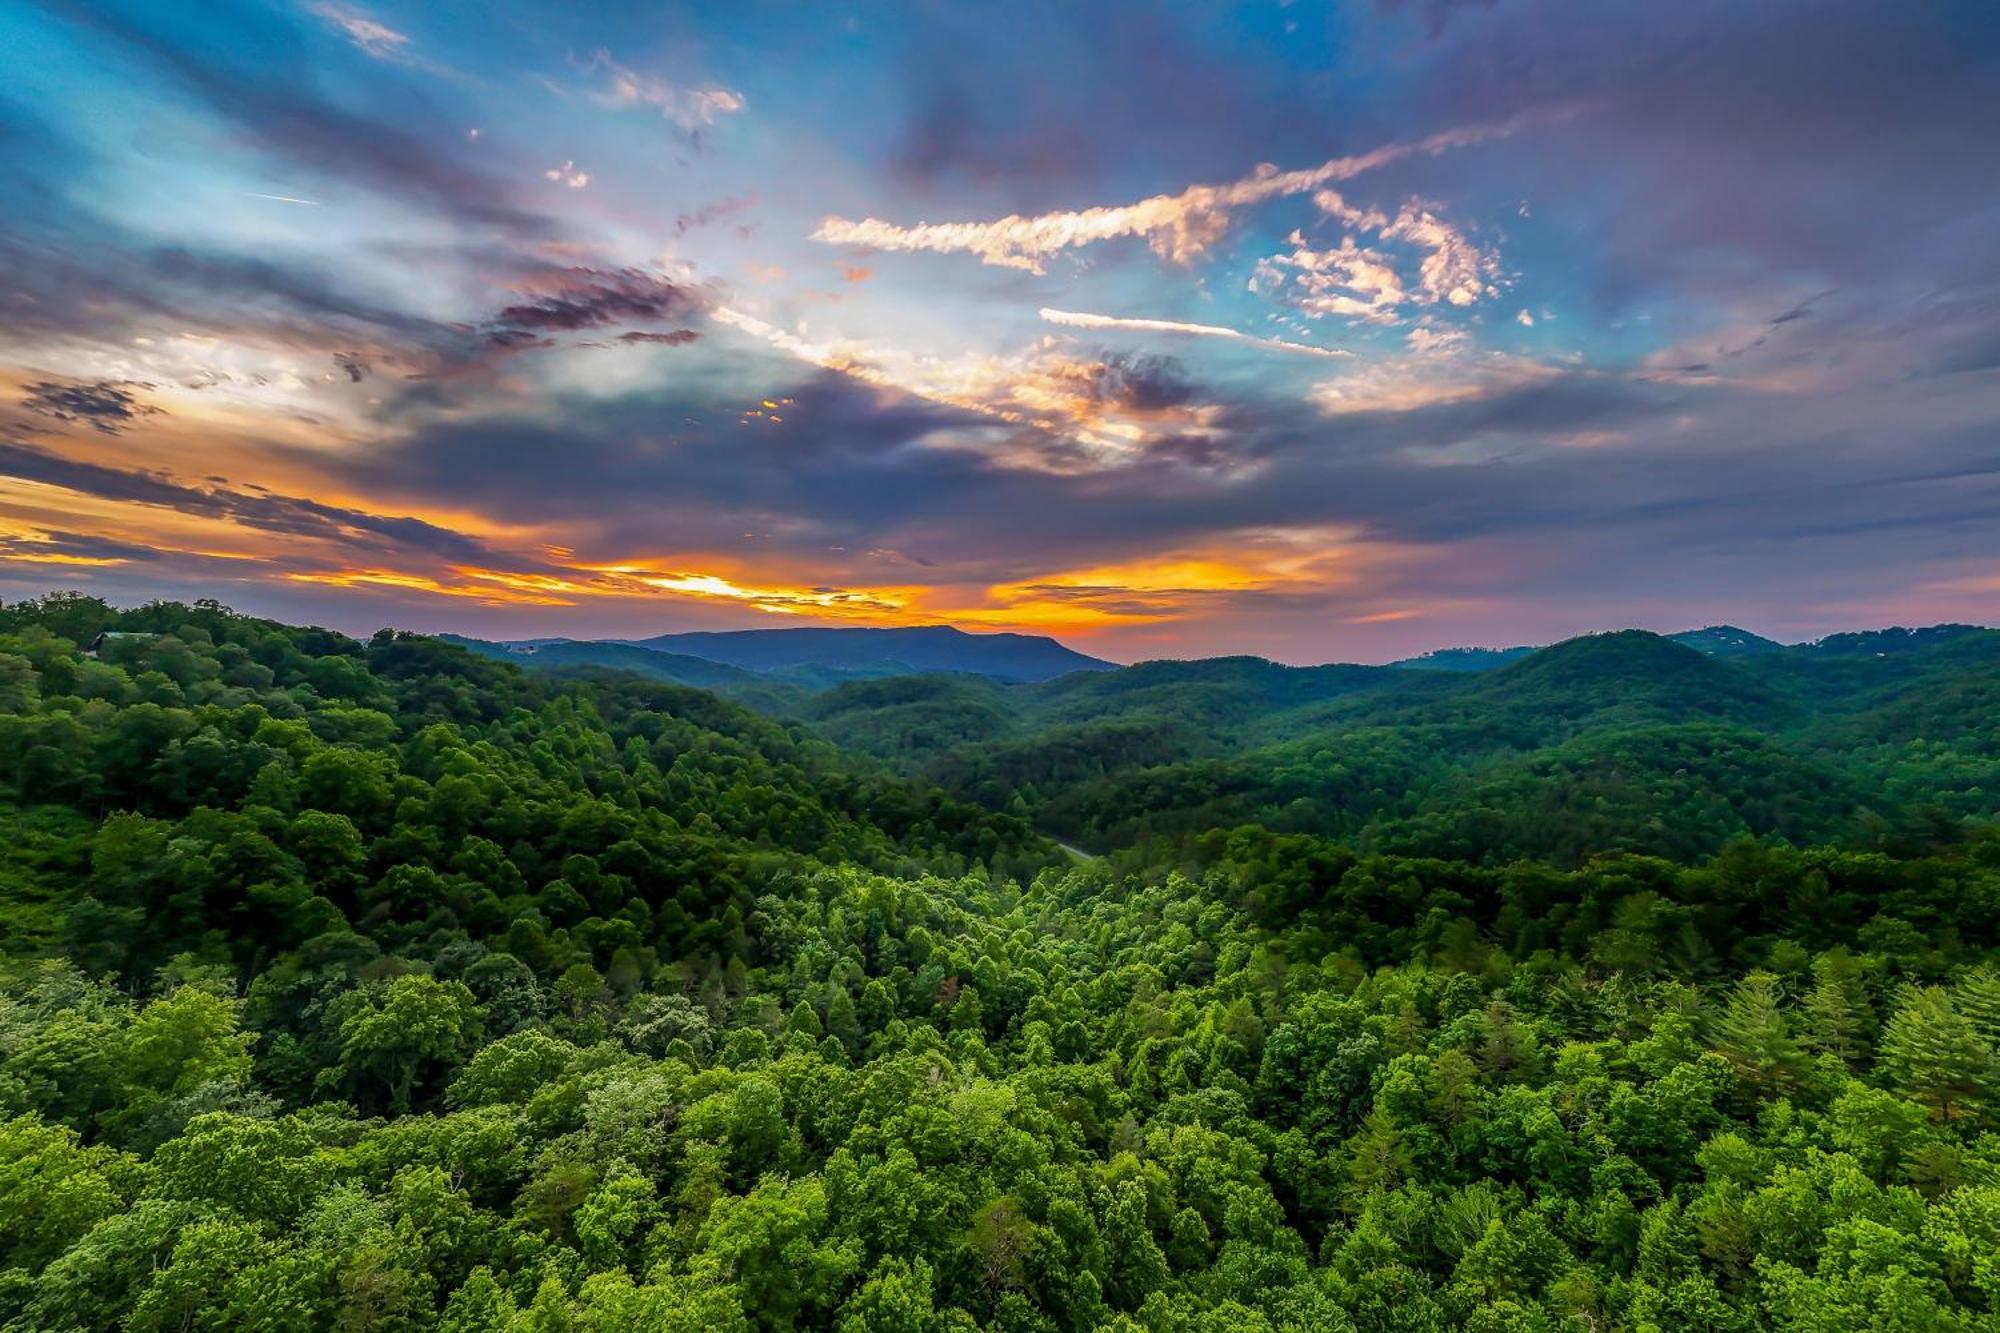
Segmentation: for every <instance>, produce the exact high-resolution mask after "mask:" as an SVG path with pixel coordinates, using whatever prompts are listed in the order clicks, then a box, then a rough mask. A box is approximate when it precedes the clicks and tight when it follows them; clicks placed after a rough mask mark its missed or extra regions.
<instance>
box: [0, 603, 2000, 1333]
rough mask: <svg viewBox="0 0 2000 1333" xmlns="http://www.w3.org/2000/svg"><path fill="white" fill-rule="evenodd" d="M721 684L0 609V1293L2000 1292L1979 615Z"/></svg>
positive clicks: (1960, 1321) (141, 1307) (999, 1298)
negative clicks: (1122, 665) (1691, 637)
mask: <svg viewBox="0 0 2000 1333" xmlns="http://www.w3.org/2000/svg"><path fill="white" fill-rule="evenodd" d="M727 695H728V691H727V690H726V689H725V690H724V691H723V692H722V693H716V692H710V691H708V690H704V689H700V688H694V687H691V686H688V685H683V684H676V683H673V682H670V681H666V680H661V679H655V678H648V677H647V676H645V675H642V674H638V673H636V672H620V671H614V670H608V669H605V667H604V666H603V665H601V664H569V665H566V666H564V667H562V668H561V669H556V670H536V669H527V668H524V667H522V666H520V665H516V664H514V663H511V662H506V661H500V660H495V659H494V658H492V657H490V656H487V655H482V654H480V653H479V652H477V651H474V650H471V649H468V648H466V647H461V646H459V645H456V644H452V643H447V642H443V641H441V640H439V639H435V638H427V637H423V636H419V635H412V634H407V633H400V632H394V631H388V630H384V631H382V632H380V633H378V634H376V635H375V636H373V637H372V638H370V639H367V640H355V639H352V638H349V637H347V636H345V635H341V634H338V633H334V632H331V631H328V630H322V629H314V628H301V627H292V626H286V625H281V624H276V623H272V622H270V621H265V620H260V619H256V618H253V617H248V616H242V615H237V614H235V613H233V612H231V611H229V610H227V609H226V608H224V607H222V606H220V605H217V604H215V603H213V602H198V603H195V604H193V605H181V604H175V603H155V604H151V605H147V606H143V607H139V608H136V609H129V610H120V609H117V608H113V607H111V606H109V605H107V604H105V603H104V602H102V601H100V600H98V599H95V598H92V597H88V596H84V595H80V594H74V593H59V594H51V595H49V596H46V597H41V598H36V599H32V600H29V601H26V602H21V603H14V604H10V605H7V606H5V607H0V823H4V827H5V829H6V836H5V837H4V838H0V914H4V915H0V920H4V923H5V929H4V950H0V1329H5V1330H9V1331H10V1333H11V1331H12V1330H100V1329H101V1330H111V1329H132V1330H194V1329H204V1330H206V1329H270V1330H291V1329H298V1330H307V1329H351V1330H417V1329H448V1330H486V1329H501V1330H522V1331H523V1333H526V1331H529V1330H532V1331H534V1333H543V1331H545V1330H546V1331H550V1333H553V1331H556V1330H576V1331H578V1333H598V1331H603V1333H610V1331H611V1330H620V1331H623V1330H631V1331H633V1333H637V1331H639V1330H662V1331H667V1330H688V1331H690V1333H692V1331H693V1330H781V1329H794V1328H797V1329H823V1330H836V1331H838V1333H928V1331H930V1330H939V1331H949V1333H957V1331H969V1330H977V1329H990V1330H1004V1331H1005V1333H1070V1331H1072V1330H1074V1331H1076V1333H1086V1331H1094V1330H1106V1331H1107V1333H1175V1331H1178V1330H1188V1331H1190V1333H1237V1331H1238V1330H1249V1331H1250V1333H1259V1331H1268V1333H1279V1331H1287V1333H1289V1331H1292V1330H1299V1331H1304V1330H1357V1331H1360V1330H1366V1331H1369V1333H1374V1331H1376V1330H1381V1331H1383V1333H1388V1331H1390V1330H1395V1331H1399V1333H1400V1331H1404V1330H1408V1331H1410V1333H1416V1331H1418V1330H1445V1329H1457V1328H1467V1329H1475V1330H1492V1331H1494V1333H1498V1331H1500V1330H1509V1331H1513V1330H1519V1331H1521V1333H1540V1331H1542V1330H1549V1331H1551V1333H1552V1331H1553V1330H1564V1329H1578V1330H1593V1331H1599V1330H1633V1331H1634V1333H1638V1331H1641V1330H1663V1331H1665V1330H1684V1329H1685V1330H1717V1331H1725V1330H1729V1331H1733V1330H1761V1329H1777V1330H1799V1331H1800V1333H1834V1331H1835V1330H1850V1329H1877V1330H1912V1331H1914V1330H1933V1329H1943V1330H1995V1329H2000V827H1996V824H1995V813H1996V809H1995V807H1996V801H1995V794H1996V793H2000V634H1996V633H1994V632H1992V631H1984V630H1977V629H1972V628H1969V627H1944V628H1941V629H1939V630H1933V631H1924V632H1920V633H1910V632H1888V631H1885V632H1883V633H1882V634H1880V635H1875V636H1845V637H1843V638H1840V639H1835V640H1827V641H1822V643H1820V644H1818V645H1813V646H1812V647H1810V648H1797V649H1785V650H1783V651H1771V652H1760V653H1757V654H1754V655H1745V656H1741V657H1737V656H1728V657H1725V656H1720V655H1715V654H1711V653H1707V652H1704V651H1701V650H1698V649H1697V648H1696V647H1691V646H1689V645H1687V644H1683V643H1677V642H1673V641H1670V640H1667V639H1663V638H1660V637H1658V636H1654V635H1649V634H1643V633H1639V632H1628V633H1621V634H1607V635H1599V636H1593V637H1591V638H1587V639H1580V640H1573V641H1571V642H1570V643H1567V644H1561V645H1557V646H1555V647H1552V648H1546V649H1542V650H1539V651H1536V652H1532V653H1527V654H1525V655H1518V656H1513V657H1510V658H1509V660H1507V661H1505V662H1503V663H1500V664H1498V665H1495V666H1493V668H1492V669H1490V670H1480V671H1459V670H1422V669H1407V668H1371V667H1321V668H1306V669H1300V668H1285V667H1278V666H1275V665H1273V664H1271V663H1265V662H1258V661H1255V660H1253V659H1220V660H1216V661H1210V662H1190V663H1152V664H1146V665H1142V666H1139V667H1133V668H1127V669H1124V670H1119V671H1101V672H1087V673H1077V674H1073V675H1067V676H1062V677H1059V678H1057V679H1054V680H1051V681H1047V682H1043V683H1039V684H1023V685H1009V684H1003V683H999V682H995V681H992V680H988V679H984V678H979V677H972V676H966V675H963V674H958V675H912V676H905V677H891V678H882V679H860V680H844V681H840V682H837V683H834V684H832V685H831V686H830V688H820V689H811V690H808V689H803V688H788V689H773V688H770V687H768V686H765V685H759V686H758V687H757V690H756V691H755V692H754V693H753V694H749V695H745V696H744V697H742V698H741V699H737V698H732V697H726V696H727ZM1057 838H1060V839H1062V840H1064V841H1065V842H1071V843H1077V844H1080V845H1081V847H1082V848H1084V849H1086V850H1085V851H1084V852H1081V853H1079V852H1077V851H1074V850H1066V849H1065V848H1064V847H1062V846H1060V845H1059V844H1058V843H1057V842H1056V841H1055V839H1057Z"/></svg>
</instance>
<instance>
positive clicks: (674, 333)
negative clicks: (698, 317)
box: [618, 329, 701, 347]
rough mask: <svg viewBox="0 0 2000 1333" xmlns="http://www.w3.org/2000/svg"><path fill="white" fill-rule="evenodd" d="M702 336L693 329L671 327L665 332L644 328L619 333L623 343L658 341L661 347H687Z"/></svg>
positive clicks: (619, 339) (619, 338)
mask: <svg viewBox="0 0 2000 1333" xmlns="http://www.w3.org/2000/svg"><path fill="white" fill-rule="evenodd" d="M700 338H701V335H700V334H699V333H696V332H695V331H694V330H693V329H670V330H668V331H667V332H665V333H649V332H647V331H646V330H644V329H627V330H626V331H625V332H623V333H621V334H619V335H618V341H619V342H622V343H656V344H658V345H659V346H661V347H685V346H687V345H688V344H689V343H691V342H695V341H698V340H699V339H700Z"/></svg>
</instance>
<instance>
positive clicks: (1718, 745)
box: [759, 626, 2000, 864]
mask: <svg viewBox="0 0 2000 1333" xmlns="http://www.w3.org/2000/svg"><path fill="white" fill-rule="evenodd" d="M1681 637H1683V638H1688V639H1695V640H1697V641H1702V639H1701V636H1700V635H1684V636H1681ZM1732 642H1733V641H1725V643H1724V648H1725V650H1726V649H1728V648H1729V647H1730V646H1731V644H1732ZM1996 704H2000V632H1995V631H1990V630H1977V629H1970V628H1967V627H1949V626H1947V627H1942V628H1940V629H1938V630H1932V631H1923V632H1919V633H1909V632H1901V631H1889V632H1884V633H1881V634H1876V635H1841V636H1836V637H1834V638H1832V639H1828V640H1825V641H1823V642H1821V643H1819V644H1816V645H1811V646H1807V647H1801V648H1792V649H1779V648H1777V647H1776V646H1775V645H1772V650H1771V651H1767V652H1760V653H1755V654H1745V653H1740V652H1728V651H1725V652H1724V653H1723V655H1722V656H1720V657H1718V656H1709V655H1705V654H1704V653H1703V652H1700V651H1696V650H1695V649H1694V648H1690V647H1687V646H1685V645H1683V644H1679V643H1675V642H1672V641H1670V640H1668V639H1665V638H1661V637H1659V636H1657V635H1652V634H1646V633H1642V632H1638V631H1628V632H1625V633H1618V634H1604V635H1596V636H1592V637H1589V638H1583V639H1576V640H1572V641H1570V642H1568V643H1564V644H1558V645H1556V646H1555V647H1553V648H1547V649H1543V650H1540V651H1538V652H1534V653H1530V654H1527V655H1525V656H1521V657H1518V658H1513V659H1511V660H1509V661H1508V662H1507V663H1506V664H1505V665H1502V666H1500V667H1498V668H1497V669H1492V670H1487V671H1479V672H1470V671H1466V672H1461V671H1456V670H1433V671H1421V670H1405V669H1396V668H1388V667H1360V666H1329V667H1305V668H1299V667H1283V666H1278V665H1276V664H1274V663H1271V662H1265V661H1261V660H1258V659H1254V658H1221V659H1213V660H1209V661H1201V662H1151V663H1146V664H1143V665H1141V666H1137V667H1132V668H1129V669H1127V670H1124V671H1118V672H1109V673H1098V674H1078V675H1073V676H1067V677H1064V678H1063V679H1061V680H1057V681H1052V682H1049V683H1047V684H1044V685H1036V686H1002V685H998V684H995V683H993V682H989V681H982V680H978V679H976V678H972V677H964V676H958V677H937V676H929V677H910V678H904V679H900V680H888V681H874V682H866V683H857V684H850V685H845V686H841V687H838V688H836V689H832V690H828V691H825V692H822V693H820V694H817V695H815V696H813V697H812V698H810V699H809V700H807V701H806V702H804V703H802V704H797V705H793V706H792V707H793V710H794V712H795V714H796V716H798V717H800V718H802V719H804V720H805V721H807V722H808V723H809V724H810V725H812V726H813V727H815V728H816V729H817V730H819V731H820V732H821V733H822V734H824V735H825V736H827V737H828V738H830V739H832V740H833V741H835V742H836V743H837V744H839V745H840V746H841V747H842V748H844V749H848V750H851V751H853V752H855V753H859V754H868V755H873V756H875V757H876V758H878V759H880V760H882V761H883V762H885V763H887V764H889V765H890V766H891V767H893V768H894V769H896V770H897V771H900V772H903V773H906V774H910V775H917V776H922V777H925V778H928V779H930V780H934V781H936V782H939V783H941V784H943V785H944V786H945V787H946V788H948V789H949V790H951V791H953V792H954V793H956V794H958V795H961V796H964V797H966V798H969V799H972V800H976V801H979V802H981V803H983V804H985V805H987V806H988V807H990V808H992V809H996V810H1002V809H1004V810H1011V811H1013V812H1015V813H1018V814H1021V815H1024V816H1026V817H1028V818H1029V819H1031V820H1033V821H1034V822H1035V823H1036V824H1037V826H1038V827H1041V828H1043V829H1045V830H1048V831H1050V832H1052V833H1055V834H1057V835H1059V836H1061V837H1064V838H1067V839H1070V840H1072V841H1075V842H1080V843H1082V844H1083V845H1085V846H1088V847H1091V848H1093V849H1100V850H1106V851H1114V850H1120V849H1124V848H1127V847H1130V846H1131V845H1133V844H1134V843H1139V842H1144V841H1148V840H1155V839H1162V838H1164V839H1168V840H1173V841H1178V840H1180V839H1183V838H1185V837H1188V836H1191V835H1197V834H1200V833H1202V832H1203V831H1205V830H1208V829H1211V828H1216V827H1228V826H1233V825H1236V824H1240V823H1257V824H1261V825H1264V826H1267V827H1270V828H1273V829H1277V830H1281V831H1285V832H1295V833H1313V834H1319V835H1322V836H1331V837H1338V838H1341V839H1344V840H1347V841H1350V842H1352V843H1354V844H1355V845H1357V846H1362V847H1369V848H1374V849H1378V850H1383V851H1395V852H1403V853H1412V854H1419V855H1432V856H1449V857H1461V858H1463V857H1470V858H1474V859H1479V860H1483V861H1486V862H1489V863H1495V864H1497V863H1502V862H1505V861H1507V860H1509V859H1512V858H1516V857H1523V856H1531V857H1541V858H1547V859H1553V860H1557V861H1561V862H1564V863H1566V864H1576V863H1578V862H1579V861H1580V860H1581V859H1582V858H1584V857H1586V856H1589V855H1592V854H1595V853H1600V852H1604V851H1607V850H1625V851H1632V852H1641V853H1648V854H1653V855H1663V856H1670V857H1676V858H1683V859H1685V858H1687V857H1691V856H1702V855H1712V854H1714V853H1715V852H1717V851H1719V850H1721V849H1722V848H1723V847H1724V846H1725V845H1727V844H1728V843H1729V842H1730V841H1731V840H1733V839H1736V838H1740V837H1745V836H1755V837H1782V838H1786V839H1789V840H1792V841H1794V842H1816V841H1829V840H1831V841H1839V842H1842V843H1846V844H1851V845H1863V844H1865V845H1871V846H1879V847H1884V848H1887V849H1891V850H1897V851H1908V850H1912V849H1916V848H1921V847H1922V846H1924V845H1927V844H1928V843H1929V842H1931V841H1933V840H1935V839H1937V838H1940V837H1950V836H1953V831H1954V830H1955V829H1956V828H1958V827H1959V826H1961V825H1962V824H1963V823H1964V821H1966V820H1967V819H1974V820H1977V819H1983V818H1985V817H1988V816H1990V814H1991V813H1992V811H1993V808H1994V795H1995V793H1996V792H2000V707H1996V706H1995V705H1996ZM759 706H763V705H761V704H760V705H759Z"/></svg>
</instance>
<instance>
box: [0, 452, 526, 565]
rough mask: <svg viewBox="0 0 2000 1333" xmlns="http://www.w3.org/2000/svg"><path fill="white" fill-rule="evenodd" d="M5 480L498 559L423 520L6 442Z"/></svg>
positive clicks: (307, 532)
mask: <svg viewBox="0 0 2000 1333" xmlns="http://www.w3.org/2000/svg"><path fill="white" fill-rule="evenodd" d="M0 476H4V477H17V478H20V479H22V480H24V481H35V482H41V483H43V484H44V485H49V486H60V487H62V488H63V489H65V490H72V491H78V492H80V493H82V494H85V495H91V496H95V497H97V498H99V499H104V500H115V501H120V502H123V503H126V504H137V505H147V506H151V507H154V508H160V509H171V510H175V511H177V512H179V513H183V514H192V515H195V516H196V517H200V518H211V519H226V520H230V521H233V522H237V523H241V524H244V525H246V526H248V527H253V528H257V529H259V530H261V531H265V532H271V533H277V534H280V535H284V536H293V537H314V538H323V539H326V540H330V541H335V542H341V543H345V544H348V545H353V546H362V547H371V546H372V547H374V548H377V549H380V550H394V551H399V552H402V553H405V554H408V553H421V554H424V555H428V556H432V557H435V558H439V559H444V560H452V561H460V562H471V563H489V562H492V561H494V560H495V559H496V558H498V557H496V556H495V554H494V552H493V551H492V550H491V549H490V548H489V547H487V546H486V545H485V544H484V543H482V542H480V541H478V540H476V539H474V538H471V537H467V536H465V535H464V534H462V533H457V532H453V531H451V530H450V529H448V528H441V527H438V526H437V525H436V524H433V523H428V522H425V521H424V520H423V519H419V518H409V517H398V516H394V515H383V514H371V513H368V512H366V511H363V510H358V509H348V508H344V507H341V506H338V505H329V504H323V503H321V502H320V501H318V500H311V499H305V498H302V497H298V496H289V495H278V494H274V493H271V492H269V491H264V490H262V489H261V488H256V489H249V488H245V489H232V488H231V487H229V486H226V485H210V486H206V487H204V486H190V485H186V484H184V483H181V482H178V481H176V480H174V479H173V478H172V477H170V476H167V475H166V474H164V473H159V472H143V471H138V470H135V469H130V468H115V467H106V466H104V465H102V464H97V463H86V462H83V461H81V460H78V459H70V458H63V457H61V456H59V455H57V454H53V453H50V452H48V451H47V450H43V449H37V448H34V447H33V446H31V445H25V444H18V443H13V442H7V441H0Z"/></svg>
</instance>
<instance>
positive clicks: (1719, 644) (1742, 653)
mask: <svg viewBox="0 0 2000 1333" xmlns="http://www.w3.org/2000/svg"><path fill="white" fill-rule="evenodd" d="M1667 637H1668V638H1669V639H1672V640H1673V641H1674V642H1675V643H1678V644H1681V645H1682V646H1683V647H1687V648H1692V649H1694V650H1695V651H1696V652H1698V653H1706V654H1707V655H1708V656H1710V657H1750V656H1753V655H1755V654H1758V653H1781V652H1783V651H1785V645H1784V644H1782V643H1779V642H1778V641H1777V640H1776V639H1767V638H1765V637H1764V636H1763V635H1761V634H1752V633H1751V632H1750V631H1749V630H1747V629H1738V628H1737V627H1736V626H1734V625H1710V626H1708V627H1707V628H1706V629H1690V630H1683V631H1681V632H1680V633H1679V634H1669V635H1668V636H1667Z"/></svg>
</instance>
